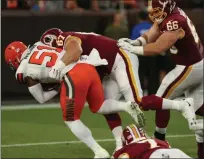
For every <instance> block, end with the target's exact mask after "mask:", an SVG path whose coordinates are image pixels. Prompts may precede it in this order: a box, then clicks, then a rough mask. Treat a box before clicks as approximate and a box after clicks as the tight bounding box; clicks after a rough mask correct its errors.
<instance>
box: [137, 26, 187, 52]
mask: <svg viewBox="0 0 204 159" xmlns="http://www.w3.org/2000/svg"><path fill="white" fill-rule="evenodd" d="M183 34H184V32H183V30H182V29H179V30H176V31H167V32H165V33H163V34H162V35H161V36H160V37H159V38H158V39H157V41H156V42H154V43H150V44H147V45H145V46H144V47H143V51H142V52H141V55H144V56H152V55H158V54H161V53H163V52H165V51H167V50H168V49H169V48H171V47H172V46H173V45H174V44H175V43H176V42H177V40H179V39H181V38H183Z"/></svg>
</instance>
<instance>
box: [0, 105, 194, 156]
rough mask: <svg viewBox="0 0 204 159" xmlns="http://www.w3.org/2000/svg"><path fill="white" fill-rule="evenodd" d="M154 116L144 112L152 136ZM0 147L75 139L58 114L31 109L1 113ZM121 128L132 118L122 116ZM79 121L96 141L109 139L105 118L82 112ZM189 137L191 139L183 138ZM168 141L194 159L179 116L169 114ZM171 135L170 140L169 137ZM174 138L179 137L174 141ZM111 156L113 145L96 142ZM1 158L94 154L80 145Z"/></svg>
mask: <svg viewBox="0 0 204 159" xmlns="http://www.w3.org/2000/svg"><path fill="white" fill-rule="evenodd" d="M154 114H155V113H154V112H146V113H145V115H146V118H147V125H146V130H147V132H148V134H149V135H150V136H152V135H153V132H154V128H155V123H154V119H155V118H154ZM1 115H2V122H1V123H2V125H1V129H2V132H1V140H2V141H1V144H2V145H13V144H24V143H44V142H45V143H47V142H48V143H49V142H55V141H72V140H77V138H76V137H75V136H74V135H73V134H72V133H71V131H70V130H69V129H68V128H67V127H66V126H65V124H64V122H63V120H62V115H61V110H60V109H57V108H52V109H34V110H33V109H30V110H9V111H8V110H4V111H2V114H1ZM121 115H122V120H123V126H126V125H128V124H131V123H132V120H131V118H130V117H129V116H128V115H127V114H125V113H121ZM82 121H83V122H84V124H85V125H87V126H88V127H89V128H90V129H91V131H92V134H93V136H94V137H95V139H112V138H113V137H112V134H111V131H110V130H109V128H108V126H107V124H106V122H105V118H104V117H103V116H101V115H98V114H93V113H91V112H90V111H89V109H87V108H85V109H84V111H83V114H82ZM187 134H192V136H185V135H187ZM167 135H168V136H170V137H169V138H167V140H168V141H169V143H170V144H171V146H172V147H176V148H179V149H181V150H183V151H184V152H185V153H187V154H188V155H190V156H191V157H196V151H197V150H196V149H197V147H196V142H195V137H194V136H193V132H192V131H190V130H189V129H188V124H187V121H186V120H184V119H183V117H182V116H181V114H180V113H177V112H172V113H171V120H170V123H169V126H168V134H167ZM172 135H173V137H172ZM175 135H179V136H178V137H176V136H175ZM99 143H100V144H101V145H102V146H103V147H104V148H105V149H107V150H108V151H109V152H110V154H112V151H113V150H114V148H115V143H114V141H105V142H99ZM1 155H2V156H1V157H2V158H91V157H93V153H92V152H91V151H90V150H89V149H88V148H87V147H86V146H85V145H84V144H82V143H75V144H71V143H70V144H67V143H66V144H65V143H64V144H55V145H36V146H23V147H22V146H20V147H4V146H3V147H2V149H1Z"/></svg>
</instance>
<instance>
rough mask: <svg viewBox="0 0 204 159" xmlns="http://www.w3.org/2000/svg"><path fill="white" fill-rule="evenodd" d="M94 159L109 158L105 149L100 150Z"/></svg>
mask: <svg viewBox="0 0 204 159" xmlns="http://www.w3.org/2000/svg"><path fill="white" fill-rule="evenodd" d="M94 158H110V155H109V153H108V152H107V151H106V150H105V149H100V150H99V151H98V152H97V153H96V154H95V156H94Z"/></svg>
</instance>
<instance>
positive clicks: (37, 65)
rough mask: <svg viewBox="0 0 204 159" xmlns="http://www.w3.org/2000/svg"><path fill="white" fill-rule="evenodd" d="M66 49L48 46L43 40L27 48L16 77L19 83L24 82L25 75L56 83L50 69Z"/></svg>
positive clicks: (43, 81)
mask: <svg viewBox="0 0 204 159" xmlns="http://www.w3.org/2000/svg"><path fill="white" fill-rule="evenodd" d="M64 53H65V51H64V50H62V49H59V48H55V47H50V46H46V45H44V44H43V43H41V42H37V43H35V44H34V45H33V46H32V47H31V48H29V49H27V50H26V51H25V52H24V54H23V56H22V61H21V63H20V66H19V67H18V69H17V71H16V79H17V81H19V83H24V81H25V80H24V79H25V77H31V78H32V79H34V80H38V81H39V82H40V83H56V82H57V81H55V80H54V79H51V78H49V75H48V73H49V70H50V67H52V66H53V65H54V64H55V62H56V61H57V60H58V59H60V58H61V57H62V56H63V55H64Z"/></svg>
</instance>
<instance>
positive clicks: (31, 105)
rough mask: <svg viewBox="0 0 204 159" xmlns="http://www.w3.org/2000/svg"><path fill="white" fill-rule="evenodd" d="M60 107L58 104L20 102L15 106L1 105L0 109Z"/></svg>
mask: <svg viewBox="0 0 204 159" xmlns="http://www.w3.org/2000/svg"><path fill="white" fill-rule="evenodd" d="M50 108H60V104H53V103H51V104H26V105H25V104H22V105H17V106H1V110H2V111H4V110H30V109H50Z"/></svg>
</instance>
